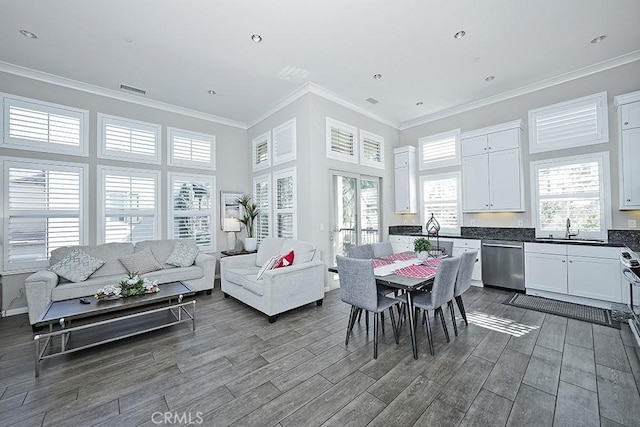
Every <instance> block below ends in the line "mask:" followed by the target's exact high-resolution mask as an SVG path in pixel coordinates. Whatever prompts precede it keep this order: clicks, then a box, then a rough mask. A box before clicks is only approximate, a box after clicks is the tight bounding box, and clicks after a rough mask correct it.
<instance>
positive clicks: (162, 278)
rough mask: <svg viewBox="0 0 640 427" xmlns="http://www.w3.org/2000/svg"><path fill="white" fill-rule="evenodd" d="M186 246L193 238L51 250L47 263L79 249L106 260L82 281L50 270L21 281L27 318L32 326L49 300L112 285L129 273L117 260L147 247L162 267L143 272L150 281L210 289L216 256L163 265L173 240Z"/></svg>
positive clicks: (78, 296)
mask: <svg viewBox="0 0 640 427" xmlns="http://www.w3.org/2000/svg"><path fill="white" fill-rule="evenodd" d="M178 241H179V242H181V243H183V244H185V245H187V246H195V244H196V243H195V240H189V239H180V240H145V241H142V242H138V243H136V244H135V245H134V244H133V243H106V244H102V245H97V246H73V247H72V246H65V247H62V248H58V249H55V250H54V251H52V252H51V258H50V259H49V265H50V266H51V265H55V264H56V263H57V262H59V261H60V260H61V259H63V258H64V257H65V256H67V255H68V254H69V253H70V252H71V251H72V250H74V249H76V248H80V249H82V251H84V252H85V253H87V254H89V255H91V256H92V257H95V258H98V259H100V260H102V261H105V263H104V265H103V266H102V267H100V268H99V269H98V270H96V271H95V272H94V273H93V274H92V275H91V276H89V277H88V278H87V279H86V280H85V281H82V282H70V281H68V280H66V279H63V278H61V277H59V276H58V275H57V274H56V273H54V272H52V271H49V270H42V271H38V272H36V273H33V274H32V275H31V276H29V277H27V278H26V279H25V281H24V288H25V292H26V296H27V305H28V308H29V321H30V323H31V324H32V325H33V324H34V323H36V321H37V320H38V317H39V316H40V314H42V311H43V310H44V308H45V307H46V305H47V304H48V303H49V302H51V301H61V300H66V299H73V298H80V297H86V296H89V295H94V294H96V293H97V291H98V289H100V288H102V287H103V286H105V285H115V284H117V283H118V282H120V280H122V279H123V278H124V277H126V276H127V274H128V273H129V272H128V271H127V269H126V268H125V267H124V265H122V263H121V262H120V261H119V258H124V257H127V256H129V255H132V254H134V253H135V252H139V251H142V250H144V249H146V248H150V249H151V252H152V254H153V256H154V257H155V258H156V260H157V261H158V263H159V264H160V265H161V266H162V269H161V270H157V271H152V272H149V273H145V274H142V275H141V276H142V277H147V278H149V280H152V281H153V280H157V281H158V284H162V283H169V282H174V281H178V280H180V281H182V282H184V284H186V285H187V286H188V287H189V288H191V289H193V290H194V291H207V293H209V294H210V293H211V291H212V290H213V282H214V278H215V274H216V259H215V257H214V256H212V255H207V254H205V253H202V252H200V253H199V254H198V256H197V257H196V260H195V262H194V264H193V265H192V266H190V267H176V266H173V265H169V264H165V261H166V260H167V258H169V255H171V253H172V252H173V249H174V247H175V244H176V242H178Z"/></svg>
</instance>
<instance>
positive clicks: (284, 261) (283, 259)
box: [273, 251, 296, 268]
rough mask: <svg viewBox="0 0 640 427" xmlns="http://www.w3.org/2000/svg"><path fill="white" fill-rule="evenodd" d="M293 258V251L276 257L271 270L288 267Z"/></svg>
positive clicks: (294, 254)
mask: <svg viewBox="0 0 640 427" xmlns="http://www.w3.org/2000/svg"><path fill="white" fill-rule="evenodd" d="M295 257H296V253H295V252H294V251H289V252H288V253H287V254H285V255H281V256H279V257H278V261H276V263H275V264H274V265H273V268H282V267H288V266H290V265H292V264H293V260H294V259H295Z"/></svg>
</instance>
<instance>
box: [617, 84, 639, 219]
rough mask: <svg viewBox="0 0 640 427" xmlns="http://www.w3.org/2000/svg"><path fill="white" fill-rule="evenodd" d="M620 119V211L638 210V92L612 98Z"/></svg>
mask: <svg viewBox="0 0 640 427" xmlns="http://www.w3.org/2000/svg"><path fill="white" fill-rule="evenodd" d="M614 104H615V105H616V107H618V113H619V119H620V126H619V129H620V151H619V152H620V157H619V161H620V209H621V210H624V209H640V162H638V159H640V91H638V92H633V93H629V94H625V95H619V96H616V97H615V98H614Z"/></svg>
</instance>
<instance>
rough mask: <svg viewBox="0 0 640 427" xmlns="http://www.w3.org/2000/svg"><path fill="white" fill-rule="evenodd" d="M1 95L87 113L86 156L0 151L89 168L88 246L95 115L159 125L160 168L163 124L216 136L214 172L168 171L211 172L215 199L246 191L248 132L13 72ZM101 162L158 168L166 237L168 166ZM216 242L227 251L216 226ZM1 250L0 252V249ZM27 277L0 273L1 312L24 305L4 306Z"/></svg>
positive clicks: (0, 76) (93, 211) (2, 76)
mask: <svg viewBox="0 0 640 427" xmlns="http://www.w3.org/2000/svg"><path fill="white" fill-rule="evenodd" d="M0 92H5V93H9V94H13V95H19V96H24V97H28V98H32V99H38V100H43V101H47V102H53V103H57V104H61V105H67V106H72V107H77V108H82V109H85V110H89V112H90V121H89V157H88V158H87V157H77V158H76V157H73V156H64V155H56V154H46V153H38V152H31V151H25V150H11V149H6V148H0V156H11V157H22V158H34V159H51V160H58V161H70V162H73V161H77V162H79V163H88V164H89V170H90V174H89V176H90V180H89V188H90V189H92V190H91V191H90V197H89V218H90V223H89V244H95V243H96V234H97V231H96V224H97V223H96V218H97V203H96V198H95V197H96V196H95V195H96V191H95V189H96V188H97V187H96V186H97V183H96V173H95V171H96V166H97V164H98V159H97V124H96V123H97V113H99V112H100V113H106V114H112V115H116V116H121V117H127V118H131V119H136V120H142V121H147V122H152V123H159V124H162V126H163V127H162V141H163V145H162V149H161V154H162V159H163V162H162V163H163V165H166V163H167V162H166V156H167V150H166V145H165V141H166V135H167V126H170V127H177V128H181V129H187V130H192V131H196V132H202V133H207V134H212V135H215V136H216V157H217V159H216V170H215V171H203V170H199V169H198V170H197V169H189V168H175V167H172V168H171V170H172V171H178V172H179V171H182V172H189V173H197V174H210V175H214V176H215V177H216V189H215V190H216V195H217V194H219V191H220V190H229V189H230V190H236V189H238V190H243V191H248V190H249V189H250V188H251V186H250V184H249V177H248V174H247V170H248V168H249V166H250V161H249V155H250V150H249V148H248V145H247V131H246V130H245V129H240V128H236V127H232V126H228V125H223V124H219V123H215V122H212V121H207V120H203V119H199V118H194V117H190V116H186V115H181V114H177V113H173V112H168V111H164V110H159V109H156V108H150V107H146V106H143V105H139V104H135V103H130V102H125V101H120V100H117V99H112V98H108V97H104V96H100V95H95V94H91V93H87V92H83V91H79V90H75V89H70V88H66V87H62V86H57V85H53V84H49V83H44V82H41V81H37V80H32V79H28V78H24V77H20V76H16V75H13V74H6V73H0ZM100 163H101V164H108V165H115V166H122V167H132V166H134V167H137V168H143V169H144V168H153V169H156V170H161V171H162V172H163V173H162V182H161V189H162V192H161V194H162V198H161V201H162V205H161V221H162V222H161V233H162V234H161V236H162V237H166V235H167V222H168V215H167V213H166V212H167V209H168V204H167V200H166V189H167V177H166V173H164V172H166V170H167V167H166V166H161V165H147V164H133V165H132V163H131V162H119V161H112V160H104V159H100ZM214 200H215V201H216V205H217V204H218V200H219V197H217V196H216V197H215V198H214ZM218 218H219V211H218V210H216V217H215V219H216V223H217V222H218V221H219V219H218ZM216 230H217V232H216V242H217V246H218V248H220V249H225V246H226V235H225V233H224V232H222V231H221V230H220V227H219V224H218V226H217V227H216ZM0 249H1V248H0ZM27 275H28V274H15V275H5V274H3V275H2V293H3V298H2V309H10V310H11V311H12V312H14V311H15V310H16V309H20V308H21V307H26V300H25V298H24V297H22V298H21V299H19V300H17V301H15V302H14V303H13V304H12V305H11V307H8V305H9V302H10V301H11V300H12V299H13V298H14V297H16V296H17V295H18V293H19V289H20V288H21V287H22V284H23V281H24V278H25V277H26V276H27Z"/></svg>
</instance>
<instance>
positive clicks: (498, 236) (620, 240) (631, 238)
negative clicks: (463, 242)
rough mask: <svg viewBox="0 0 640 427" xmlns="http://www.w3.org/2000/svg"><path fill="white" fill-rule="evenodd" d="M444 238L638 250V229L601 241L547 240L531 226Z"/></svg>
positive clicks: (396, 229)
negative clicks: (538, 235) (539, 235)
mask: <svg viewBox="0 0 640 427" xmlns="http://www.w3.org/2000/svg"><path fill="white" fill-rule="evenodd" d="M389 234H390V235H391V234H393V235H401V236H415V237H428V236H427V234H425V233H423V232H422V226H420V225H392V226H389ZM439 237H441V238H445V239H475V240H510V241H515V242H529V243H545V244H551V245H586V246H605V247H614V248H621V247H625V246H626V247H628V248H629V249H631V250H633V251H640V231H637V230H608V237H609V238H608V240H607V241H603V242H592V241H581V240H549V239H545V238H536V237H535V229H533V228H521V227H518V228H509V227H462V229H461V233H460V235H453V234H446V233H445V234H440V235H439Z"/></svg>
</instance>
